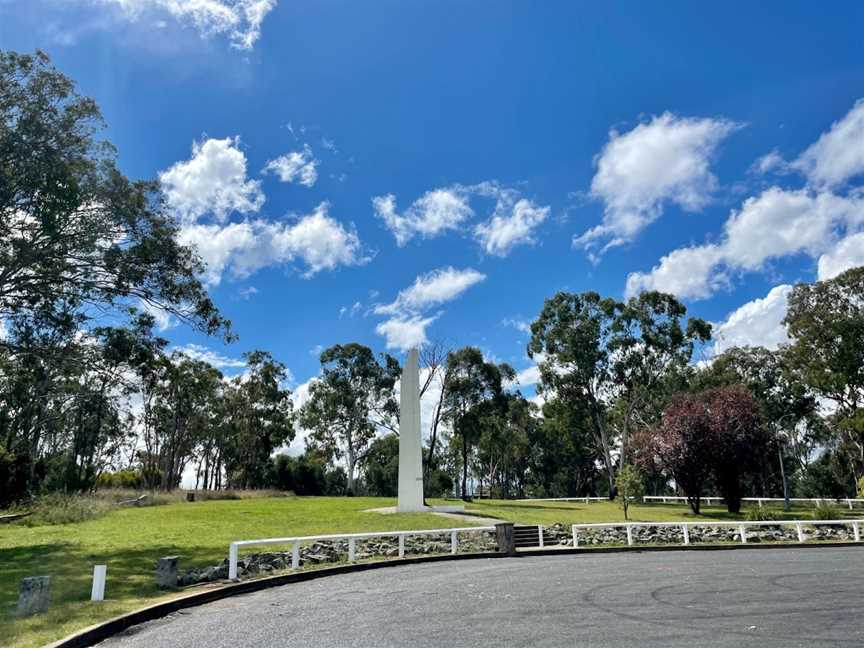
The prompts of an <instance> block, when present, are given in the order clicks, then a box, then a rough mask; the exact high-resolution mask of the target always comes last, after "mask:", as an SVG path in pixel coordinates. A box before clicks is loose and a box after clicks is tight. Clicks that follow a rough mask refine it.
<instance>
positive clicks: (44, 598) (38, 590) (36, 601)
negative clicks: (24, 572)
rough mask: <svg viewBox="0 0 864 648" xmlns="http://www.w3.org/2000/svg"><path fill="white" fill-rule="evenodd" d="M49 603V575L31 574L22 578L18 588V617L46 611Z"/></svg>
mask: <svg viewBox="0 0 864 648" xmlns="http://www.w3.org/2000/svg"><path fill="white" fill-rule="evenodd" d="M50 604H51V577H50V576H31V577H29V578H22V579H21V584H20V586H19V589H18V608H17V610H16V613H17V614H18V616H20V617H25V616H31V615H33V614H41V613H42V612H47V611H48V606H49V605H50Z"/></svg>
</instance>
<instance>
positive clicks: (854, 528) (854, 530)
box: [852, 522, 861, 542]
mask: <svg viewBox="0 0 864 648" xmlns="http://www.w3.org/2000/svg"><path fill="white" fill-rule="evenodd" d="M852 535H853V536H854V538H855V542H861V530H860V529H859V528H858V523H857V522H853V523H852Z"/></svg>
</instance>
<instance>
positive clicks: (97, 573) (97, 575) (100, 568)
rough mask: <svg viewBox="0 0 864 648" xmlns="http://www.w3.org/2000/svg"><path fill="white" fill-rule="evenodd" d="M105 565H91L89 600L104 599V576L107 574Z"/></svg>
mask: <svg viewBox="0 0 864 648" xmlns="http://www.w3.org/2000/svg"><path fill="white" fill-rule="evenodd" d="M107 572H108V566H107V565H94V566H93V589H92V590H91V591H90V600H91V601H104V600H105V578H106V576H107Z"/></svg>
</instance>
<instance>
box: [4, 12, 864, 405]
mask: <svg viewBox="0 0 864 648" xmlns="http://www.w3.org/2000/svg"><path fill="white" fill-rule="evenodd" d="M862 19H864V5H862V4H860V3H853V2H840V3H835V4H833V5H831V6H830V7H828V8H826V6H824V5H819V4H817V3H804V2H776V3H773V2H760V3H743V2H742V3H729V2H724V3H714V4H713V5H712V6H709V5H708V4H707V3H692V2H690V3H685V2H664V3H646V2H616V3H574V2H548V3H542V4H541V3H526V2H519V3H517V2H505V1H496V2H464V1H463V2H445V1H439V2H419V1H418V2H405V1H400V2H395V1H393V2H390V1H379V2H374V3H361V2H328V1H316V2H311V1H289V0H208V2H200V0H196V1H193V0H0V48H3V49H16V50H22V51H26V50H33V49H34V48H37V47H38V48H42V49H44V50H45V51H47V52H48V53H49V54H50V55H51V56H52V58H53V60H54V62H55V64H56V65H57V66H58V67H59V68H60V69H62V70H63V71H64V72H66V73H67V74H68V75H70V76H71V77H73V78H74V79H76V80H77V81H78V83H79V84H80V88H81V90H82V92H83V93H85V94H88V95H91V96H93V97H94V98H95V99H96V100H97V101H98V103H99V104H100V106H101V107H102V109H103V112H104V114H105V117H106V120H107V122H108V132H107V136H108V138H109V139H110V140H111V141H113V142H114V143H115V144H116V145H117V147H118V149H119V152H120V163H121V166H122V168H123V169H124V171H125V172H126V173H127V174H128V175H130V176H132V177H142V178H151V177H161V178H162V180H163V182H164V183H165V186H166V189H167V191H168V197H169V199H170V202H171V205H172V209H173V210H174V211H175V213H176V215H177V218H178V220H179V221H180V222H181V224H182V231H183V236H184V240H186V241H187V242H189V243H190V244H195V245H197V246H199V250H200V251H201V253H202V255H203V256H204V257H205V259H207V260H208V261H209V263H210V265H209V269H208V273H207V275H206V276H205V279H206V280H207V281H208V282H209V284H210V290H211V292H212V294H213V296H214V298H215V300H216V302H217V304H218V305H219V307H220V308H221V309H222V310H223V311H224V313H225V314H226V316H228V317H229V318H230V319H231V320H232V321H233V322H234V326H235V328H236V331H237V332H238V333H239V335H240V340H239V342H237V343H235V344H233V345H231V346H229V347H224V346H222V345H221V343H219V342H218V341H216V340H208V339H206V338H203V337H202V336H200V335H197V334H195V333H194V332H192V331H190V330H188V329H186V328H183V327H180V326H173V325H172V323H171V322H170V321H166V322H165V325H166V328H165V330H164V331H163V334H164V335H165V336H166V337H168V338H170V339H171V340H172V342H173V343H174V344H175V345H177V346H183V347H185V348H191V349H196V350H198V351H199V352H200V353H206V352H208V350H209V352H211V353H214V354H219V356H221V357H223V360H224V361H225V362H224V364H225V368H226V370H227V371H238V370H240V367H239V366H238V363H237V362H236V359H237V358H238V357H239V356H240V354H241V353H242V352H243V351H245V350H250V349H253V348H264V349H268V350H270V351H272V352H273V353H274V355H275V356H276V357H277V358H278V359H279V360H281V361H282V362H284V363H285V364H286V365H287V366H288V368H289V369H290V370H291V372H292V374H293V376H294V384H295V386H298V387H299V386H301V385H302V384H303V383H305V382H306V381H308V379H309V378H311V377H312V376H314V375H315V373H316V372H317V369H318V361H317V357H316V349H320V348H322V347H327V346H329V345H331V344H334V343H338V342H347V341H359V342H362V343H365V344H368V345H370V346H372V347H373V348H375V349H376V350H385V348H387V347H388V345H389V349H388V350H389V351H391V352H393V353H396V354H399V353H401V351H402V350H403V349H404V348H405V347H407V346H408V345H410V344H412V343H415V342H419V341H422V340H423V339H439V340H443V341H446V342H449V343H451V344H454V345H463V344H472V345H477V346H479V347H481V348H482V349H484V351H485V352H487V353H488V354H489V355H490V356H491V357H494V358H496V359H498V360H503V361H507V362H510V363H511V364H513V365H514V366H515V367H516V368H517V369H519V370H524V371H525V373H523V384H525V386H526V391H528V392H529V393H530V391H531V387H530V382H531V381H532V379H533V378H532V372H531V366H532V365H531V362H530V361H529V360H528V359H527V357H526V355H525V342H526V340H527V336H526V334H525V331H524V324H525V323H527V322H530V321H531V319H532V318H533V317H534V316H535V315H536V314H537V313H538V312H539V310H540V308H541V306H542V303H543V299H544V298H545V297H548V296H551V295H552V294H553V293H554V292H555V291H558V290H562V289H567V290H572V291H582V290H589V289H590V290H596V291H598V292H600V293H603V294H606V295H610V296H615V297H618V298H623V297H625V296H626V295H629V294H632V293H634V292H636V291H638V290H640V289H647V288H657V289H662V290H666V291H669V292H675V293H676V294H678V295H679V296H681V298H682V299H683V300H684V301H685V303H686V304H687V305H688V308H689V309H690V312H691V313H692V314H695V315H698V316H701V317H704V318H706V319H709V320H711V321H712V322H715V323H717V324H718V327H719V330H720V332H721V334H722V336H723V339H722V340H721V342H720V348H723V346H728V345H731V344H735V343H739V344H740V343H752V344H759V343H762V344H766V345H769V346H771V345H776V344H777V343H779V342H781V341H782V340H783V339H784V335H785V333H784V331H783V328H782V326H781V325H780V320H781V319H782V316H783V312H784V309H785V295H786V293H787V292H788V290H789V285H790V284H793V283H794V282H796V281H802V280H803V281H812V280H814V279H816V278H819V277H822V278H825V277H830V276H833V275H834V274H836V273H838V272H840V271H841V270H842V269H844V268H846V267H851V266H853V265H859V264H862V263H864V234H862V232H864V193H862V192H864V177H862V172H864V104H858V103H856V102H858V101H859V100H860V99H861V98H862V97H864V39H862V38H861V33H862V27H864V20H862ZM189 345H199V346H195V347H190V346H189ZM232 365H233V366H232Z"/></svg>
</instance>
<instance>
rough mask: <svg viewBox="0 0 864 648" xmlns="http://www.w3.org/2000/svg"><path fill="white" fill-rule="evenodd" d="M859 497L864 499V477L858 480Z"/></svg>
mask: <svg viewBox="0 0 864 648" xmlns="http://www.w3.org/2000/svg"><path fill="white" fill-rule="evenodd" d="M858 497H864V475H862V476H861V479H859V480H858Z"/></svg>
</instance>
